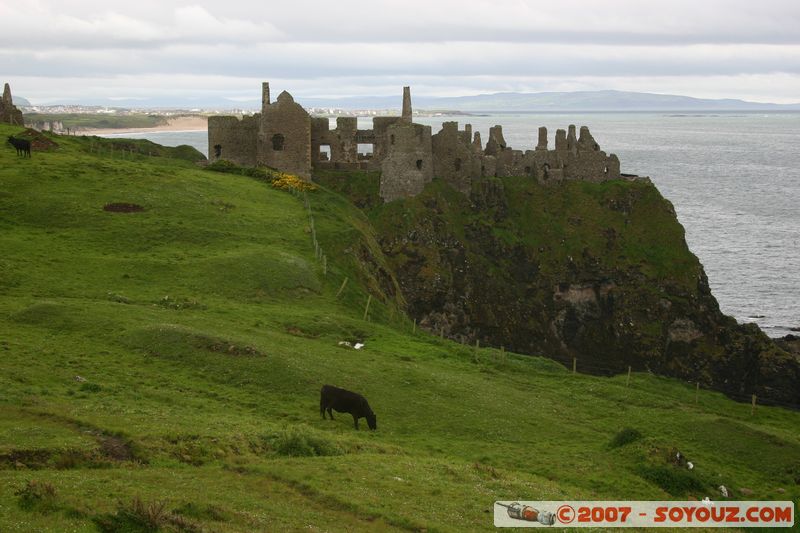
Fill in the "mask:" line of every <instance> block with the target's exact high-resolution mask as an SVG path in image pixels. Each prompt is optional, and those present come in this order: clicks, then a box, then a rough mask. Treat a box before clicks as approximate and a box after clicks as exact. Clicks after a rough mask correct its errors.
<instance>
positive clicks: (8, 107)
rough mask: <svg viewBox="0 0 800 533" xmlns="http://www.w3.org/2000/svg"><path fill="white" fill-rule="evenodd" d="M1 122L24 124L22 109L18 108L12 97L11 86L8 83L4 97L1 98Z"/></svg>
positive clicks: (4, 90) (16, 124) (4, 89)
mask: <svg viewBox="0 0 800 533" xmlns="http://www.w3.org/2000/svg"><path fill="white" fill-rule="evenodd" d="M0 123H3V124H11V125H14V126H22V125H24V124H25V123H24V122H23V120H22V111H20V110H19V109H17V106H15V105H14V101H13V99H12V98H11V87H10V86H9V85H8V84H7V83H6V85H5V87H4V88H3V99H2V100H0Z"/></svg>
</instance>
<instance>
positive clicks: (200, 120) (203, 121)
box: [80, 115, 208, 135]
mask: <svg viewBox="0 0 800 533" xmlns="http://www.w3.org/2000/svg"><path fill="white" fill-rule="evenodd" d="M207 129H208V117H204V116H200V115H192V116H188V117H175V118H171V119H169V120H168V121H167V123H166V124H162V125H161V126H155V127H153V128H86V129H84V130H81V131H80V134H81V135H107V134H109V133H114V134H117V133H148V132H156V131H206V130H207Z"/></svg>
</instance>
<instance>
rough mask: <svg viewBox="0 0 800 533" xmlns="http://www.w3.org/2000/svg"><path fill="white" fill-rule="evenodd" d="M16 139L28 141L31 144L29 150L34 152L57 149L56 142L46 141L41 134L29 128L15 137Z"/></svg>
mask: <svg viewBox="0 0 800 533" xmlns="http://www.w3.org/2000/svg"><path fill="white" fill-rule="evenodd" d="M17 137H21V138H23V139H27V140H29V141H30V142H31V150H33V151H35V152H49V151H51V150H55V149H56V148H58V143H57V142H55V141H52V140H50V139H48V138H47V137H46V136H45V135H44V134H43V133H41V132H39V131H36V130H32V129H30V128H28V129H26V130H25V131H23V132H22V133H20V134H19V135H17Z"/></svg>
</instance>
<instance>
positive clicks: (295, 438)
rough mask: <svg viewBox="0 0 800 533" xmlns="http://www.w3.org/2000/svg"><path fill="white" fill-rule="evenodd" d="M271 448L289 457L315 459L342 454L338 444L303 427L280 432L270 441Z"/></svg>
mask: <svg viewBox="0 0 800 533" xmlns="http://www.w3.org/2000/svg"><path fill="white" fill-rule="evenodd" d="M272 447H273V448H274V449H275V451H276V452H278V454H280V455H287V456H290V457H316V456H322V455H341V454H342V453H344V451H343V450H342V448H341V447H340V446H339V445H338V444H336V443H335V442H333V441H332V440H330V439H328V438H327V437H325V436H324V435H320V434H318V433H317V432H315V431H313V430H312V429H311V428H308V427H305V426H295V427H292V428H289V429H286V430H283V431H281V432H280V433H278V434H277V435H276V436H275V437H274V438H273V439H272Z"/></svg>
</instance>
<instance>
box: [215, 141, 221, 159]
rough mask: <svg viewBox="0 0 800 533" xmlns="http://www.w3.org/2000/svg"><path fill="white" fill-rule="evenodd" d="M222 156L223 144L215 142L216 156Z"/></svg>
mask: <svg viewBox="0 0 800 533" xmlns="http://www.w3.org/2000/svg"><path fill="white" fill-rule="evenodd" d="M220 156H222V145H221V144H215V145H214V157H220Z"/></svg>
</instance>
